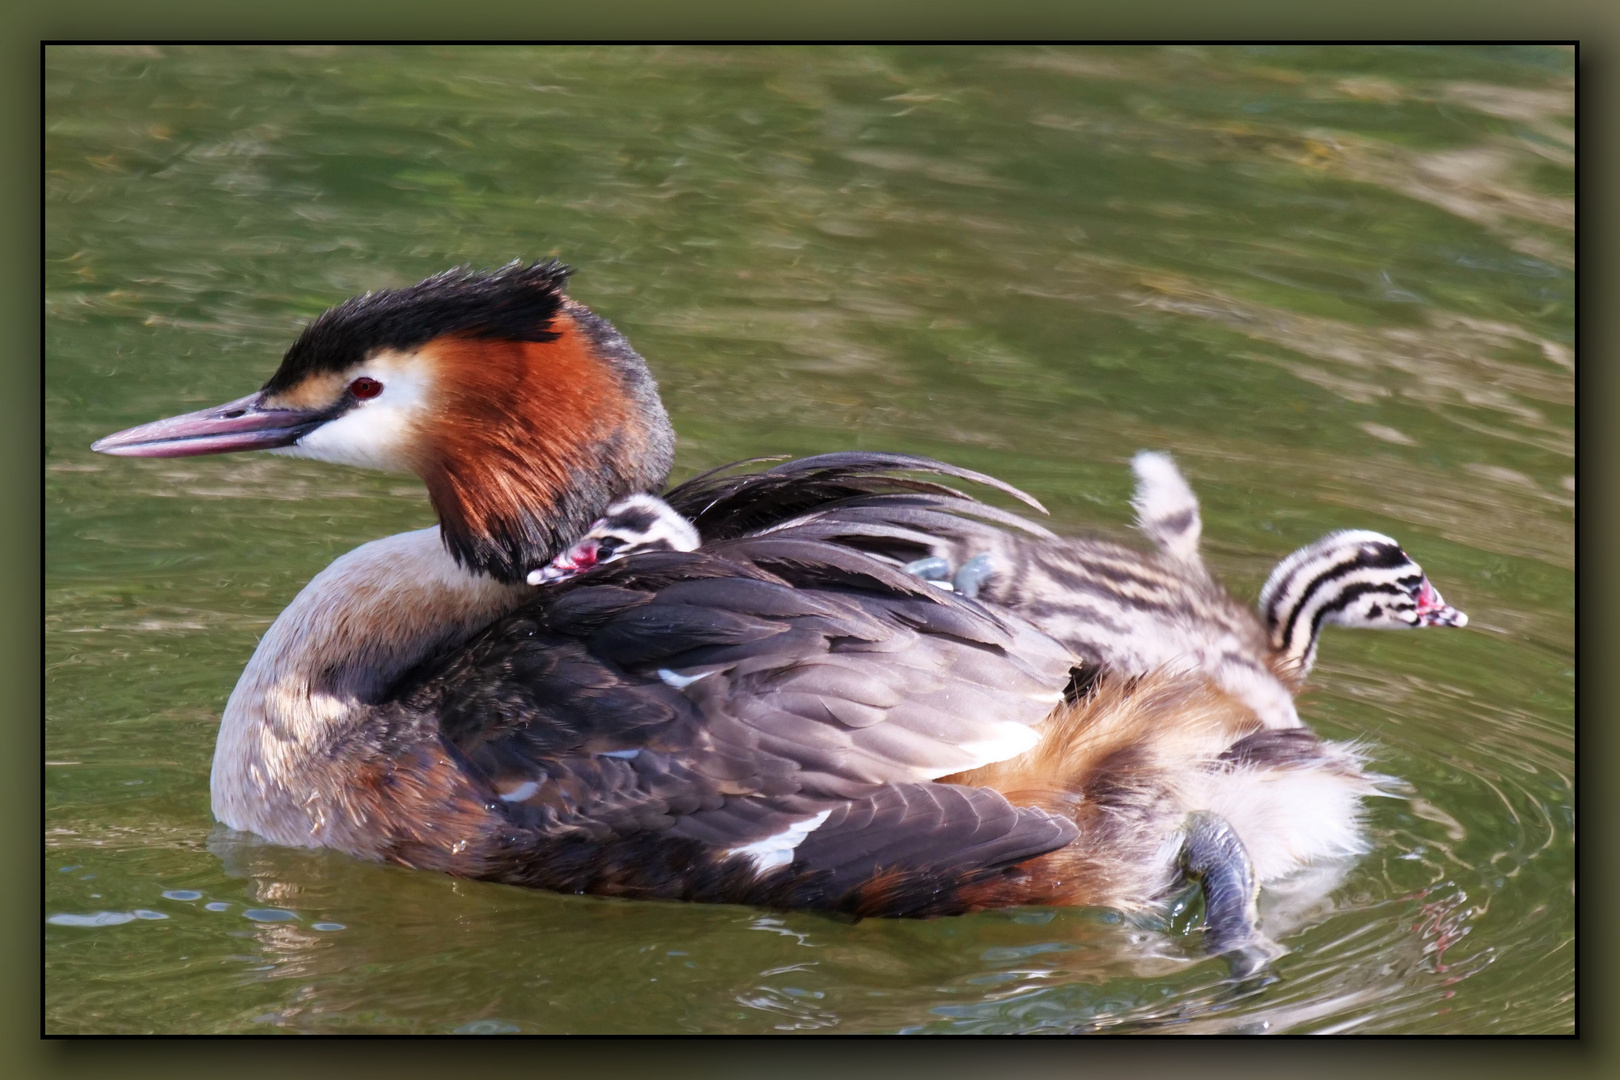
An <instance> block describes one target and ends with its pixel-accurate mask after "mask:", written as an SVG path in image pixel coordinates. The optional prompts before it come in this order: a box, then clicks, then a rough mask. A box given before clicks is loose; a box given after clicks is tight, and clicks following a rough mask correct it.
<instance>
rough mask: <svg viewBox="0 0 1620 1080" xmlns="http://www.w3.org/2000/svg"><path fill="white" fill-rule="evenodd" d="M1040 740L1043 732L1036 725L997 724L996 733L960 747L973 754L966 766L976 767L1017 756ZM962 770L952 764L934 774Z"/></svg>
mask: <svg viewBox="0 0 1620 1080" xmlns="http://www.w3.org/2000/svg"><path fill="white" fill-rule="evenodd" d="M1040 741H1041V733H1040V732H1039V731H1038V730H1036V729H1035V728H1034V727H1026V726H1025V725H1023V724H997V725H996V727H995V734H994V735H993V736H991V737H990V738H988V739H981V740H980V741H978V742H967V743H962V744H960V747H959V748H960V749H961V751H962V752H963V753H964V754H972V755H973V764H972V765H968V766H965V767H966V768H969V769H976V768H978V767H979V766H980V765H989V764H991V763H992V762H996V761H1006V760H1007V759H1008V758H1014V757H1017V756H1018V755H1019V754H1022V753H1023V752H1024V751H1025V750H1028V749H1030V748H1031V747H1033V746H1034V745H1035V744H1036V743H1038V742H1040ZM960 771H961V767H958V766H952V767H950V768H948V769H942V770H941V771H939V772H936V773H935V774H934V776H935V777H939V776H946V775H949V774H950V773H953V772H960ZM931 779H932V778H931Z"/></svg>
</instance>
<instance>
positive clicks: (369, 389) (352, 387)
mask: <svg viewBox="0 0 1620 1080" xmlns="http://www.w3.org/2000/svg"><path fill="white" fill-rule="evenodd" d="M349 393H351V394H353V395H354V396H355V397H357V398H360V399H361V400H362V401H363V400H365V399H366V398H374V397H376V396H377V395H378V394H380V393H382V383H380V382H378V381H377V380H376V379H368V378H366V377H365V376H364V375H362V376H360V377H359V378H358V379H356V380H354V382H352V383H350V384H349Z"/></svg>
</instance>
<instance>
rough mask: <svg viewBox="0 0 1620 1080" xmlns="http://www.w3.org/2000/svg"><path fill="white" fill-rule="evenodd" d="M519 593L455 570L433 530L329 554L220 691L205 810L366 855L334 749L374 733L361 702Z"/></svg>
mask: <svg viewBox="0 0 1620 1080" xmlns="http://www.w3.org/2000/svg"><path fill="white" fill-rule="evenodd" d="M529 595H532V590H531V589H529V588H527V587H526V586H522V585H509V584H504V583H502V582H499V581H496V580H495V579H494V578H492V577H490V576H488V575H484V574H478V573H473V572H471V571H469V570H467V569H464V568H463V567H461V566H459V565H457V563H456V561H455V560H454V559H453V558H452V557H451V556H450V554H449V553H448V552H447V551H446V550H445V546H444V544H443V543H441V541H440V537H439V530H438V529H437V528H431V529H422V530H419V531H417V532H408V533H401V534H399V535H398V536H390V537H387V538H385V539H382V540H376V541H373V542H371V543H369V544H364V545H362V546H361V547H358V548H356V549H355V550H353V551H351V552H349V553H348V554H346V555H344V556H342V557H341V558H339V559H337V560H336V561H334V562H333V563H332V564H331V565H330V566H328V567H327V568H326V569H325V570H323V571H321V572H320V573H319V574H317V575H316V576H315V578H314V579H313V580H311V581H310V583H309V584H308V585H306V586H305V587H304V590H303V591H302V592H300V593H299V594H298V596H297V597H296V598H294V600H293V602H292V603H291V604H289V605H288V606H287V609H286V610H285V611H283V612H282V613H281V615H280V616H279V617H278V618H277V619H276V621H275V622H274V623H273V624H272V625H271V627H270V629H269V630H268V631H267V632H266V633H265V635H264V638H263V640H261V641H260V642H259V647H258V648H257V649H256V650H255V651H254V653H253V659H252V660H250V661H249V662H248V665H247V669H246V670H245V671H243V672H242V677H241V679H240V680H238V682H237V684H236V689H235V690H234V691H232V693H231V697H230V701H229V702H228V703H227V704H226V706H225V716H224V719H223V721H222V723H221V725H220V732H219V742H218V744H217V745H216V747H215V751H214V770H213V776H212V781H211V784H210V787H211V790H212V796H213V809H214V816H215V817H217V818H218V819H219V820H220V821H222V822H224V823H225V824H226V825H229V826H231V827H232V828H235V829H242V830H245V831H249V832H254V833H258V834H259V835H260V836H263V837H265V838H266V839H269V840H272V841H275V842H276V843H280V844H288V845H292V846H329V847H336V848H340V849H342V850H346V851H350V852H352V853H355V854H361V855H367V854H376V852H373V851H371V850H370V845H374V844H375V843H376V842H377V839H378V838H377V835H376V830H375V829H374V828H373V829H371V830H369V831H368V830H367V828H366V824H367V822H366V821H365V820H364V818H365V813H364V807H363V805H360V804H357V803H356V802H355V801H354V800H352V799H350V798H349V796H348V794H347V793H346V791H345V789H346V788H347V787H349V786H351V785H352V784H353V782H354V778H353V776H350V775H348V771H347V767H346V766H345V765H344V764H343V763H341V762H339V761H337V760H335V758H336V756H337V754H338V751H340V750H343V749H344V748H346V747H348V748H352V747H353V744H354V742H355V740H365V739H367V738H375V737H376V736H377V734H378V732H377V731H375V730H372V728H374V726H375V724H374V721H375V720H376V719H377V717H376V715H375V714H376V709H375V708H374V703H375V702H376V701H377V700H378V698H379V697H380V696H381V695H382V694H383V692H384V691H386V690H387V688H388V687H389V686H390V685H391V684H392V683H393V682H394V681H395V680H396V679H398V678H399V677H400V676H401V675H403V674H404V673H405V672H406V671H408V670H409V669H410V668H411V667H413V666H414V665H415V664H417V663H418V662H420V661H421V660H423V659H424V658H426V657H427V656H428V655H430V654H431V653H433V652H435V651H437V650H438V649H440V648H443V647H446V646H449V645H453V644H456V643H458V642H460V641H464V640H466V639H467V638H468V637H470V636H471V635H472V634H474V633H475V632H477V631H478V630H480V629H482V628H483V627H484V626H487V625H488V624H489V623H490V622H491V621H492V620H494V619H496V618H498V617H500V616H501V615H503V614H505V613H507V612H509V611H511V610H513V609H515V608H516V607H517V606H518V605H519V604H521V603H522V601H523V600H524V598H525V597H527V596H529ZM369 749H375V748H368V750H369ZM344 752H345V753H348V752H349V751H348V750H344Z"/></svg>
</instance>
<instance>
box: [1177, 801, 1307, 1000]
mask: <svg viewBox="0 0 1620 1080" xmlns="http://www.w3.org/2000/svg"><path fill="white" fill-rule="evenodd" d="M1182 865H1183V867H1184V868H1185V869H1186V872H1187V876H1188V877H1192V878H1196V879H1198V881H1199V883H1200V884H1201V885H1202V886H1203V889H1204V931H1205V934H1206V935H1207V937H1206V941H1207V943H1208V948H1209V951H1210V952H1211V953H1214V954H1216V955H1219V956H1224V957H1226V959H1227V960H1228V962H1230V963H1231V965H1232V975H1233V977H1234V978H1238V979H1248V978H1252V977H1254V976H1256V975H1259V974H1261V973H1262V972H1264V971H1265V969H1266V968H1267V967H1268V966H1269V965H1270V963H1271V961H1272V960H1274V959H1276V958H1277V957H1278V956H1280V955H1281V954H1282V952H1283V950H1282V948H1281V947H1280V946H1279V945H1277V944H1276V943H1275V942H1273V941H1271V940H1270V939H1268V938H1267V937H1266V936H1265V935H1264V934H1262V933H1261V932H1260V929H1259V927H1258V925H1257V923H1258V921H1259V911H1258V908H1257V906H1256V904H1257V900H1258V898H1259V894H1260V888H1259V886H1258V884H1256V882H1255V877H1254V864H1253V863H1252V862H1251V861H1250V859H1249V852H1248V849H1246V848H1245V847H1244V846H1243V841H1242V840H1241V839H1240V838H1239V837H1238V834H1237V833H1236V832H1234V831H1233V830H1232V826H1230V825H1229V824H1227V822H1226V819H1225V818H1223V817H1221V816H1220V815H1219V814H1212V813H1210V812H1209V811H1207V810H1200V811H1198V812H1196V813H1193V814H1190V815H1188V818H1187V840H1186V846H1185V847H1183V848H1182Z"/></svg>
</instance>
